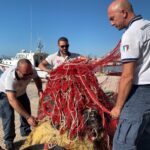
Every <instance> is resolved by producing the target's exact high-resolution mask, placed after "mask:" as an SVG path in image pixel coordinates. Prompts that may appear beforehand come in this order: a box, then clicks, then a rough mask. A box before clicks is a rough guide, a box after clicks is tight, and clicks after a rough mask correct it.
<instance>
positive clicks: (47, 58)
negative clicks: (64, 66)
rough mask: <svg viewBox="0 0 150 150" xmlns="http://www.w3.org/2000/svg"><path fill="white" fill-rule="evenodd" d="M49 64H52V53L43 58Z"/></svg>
mask: <svg viewBox="0 0 150 150" xmlns="http://www.w3.org/2000/svg"><path fill="white" fill-rule="evenodd" d="M45 60H46V61H47V62H48V63H49V65H51V66H53V55H49V56H47V57H46V58H45Z"/></svg>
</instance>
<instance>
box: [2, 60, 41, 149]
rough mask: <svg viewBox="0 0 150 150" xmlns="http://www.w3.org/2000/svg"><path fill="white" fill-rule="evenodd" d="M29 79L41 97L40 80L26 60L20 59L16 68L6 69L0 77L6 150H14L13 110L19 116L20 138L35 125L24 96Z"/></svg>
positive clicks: (28, 102)
mask: <svg viewBox="0 0 150 150" xmlns="http://www.w3.org/2000/svg"><path fill="white" fill-rule="evenodd" d="M31 79H33V80H34V81H35V84H36V86H37V89H38V92H39V94H40V95H41V94H42V82H41V79H40V78H39V77H38V75H37V72H36V71H35V70H34V69H33V68H32V64H31V62H30V61H29V60H27V59H20V60H19V61H18V63H17V67H16V66H15V67H11V68H9V69H7V70H6V71H5V72H4V73H3V74H2V75H1V77H0V115H1V117H2V124H3V130H4V142H5V144H6V149H7V150H14V145H13V140H14V138H15V124H14V110H15V111H17V112H18V113H19V114H20V122H21V125H20V133H21V135H22V136H27V135H28V134H29V133H30V132H31V129H30V126H35V125H36V119H35V117H33V116H31V108H30V101H29V98H28V96H27V94H26V88H27V85H28V84H29V83H30V81H31Z"/></svg>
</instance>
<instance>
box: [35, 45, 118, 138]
mask: <svg viewBox="0 0 150 150" xmlns="http://www.w3.org/2000/svg"><path fill="white" fill-rule="evenodd" d="M118 57H119V53H118V46H117V47H116V48H115V49H114V50H113V51H112V52H111V53H110V55H107V57H104V59H102V60H100V61H98V62H95V61H92V60H89V59H86V58H76V59H73V60H71V61H68V62H65V63H64V64H62V65H61V66H59V67H58V68H56V69H55V70H53V71H51V73H50V77H49V78H48V81H47V85H46V88H45V91H44V92H43V96H42V99H41V104H40V108H39V114H38V119H39V120H42V119H43V118H45V117H46V118H48V119H49V120H50V121H51V124H52V126H53V127H54V128H57V129H59V130H60V133H61V134H63V133H64V132H66V131H67V132H68V138H70V139H73V138H75V137H79V138H80V139H83V138H84V137H85V135H86V136H88V138H89V139H90V140H92V135H90V134H89V135H87V134H88V133H90V132H88V128H87V124H86V121H87V118H86V119H85V113H84V112H85V111H86V110H96V111H97V112H98V114H99V116H100V118H101V124H102V127H103V129H104V130H105V134H106V135H107V136H112V135H113V133H114V130H115V127H116V122H114V121H112V120H111V117H110V116H109V113H110V110H111V109H112V107H113V103H112V102H111V101H110V97H109V96H107V95H106V94H105V93H104V92H103V90H102V89H101V87H100V86H99V83H98V81H97V78H96V77H95V75H94V73H93V70H94V68H95V67H96V66H97V65H100V66H104V65H105V64H107V63H109V62H110V61H112V60H114V59H118Z"/></svg>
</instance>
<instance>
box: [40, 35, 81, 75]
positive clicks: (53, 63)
mask: <svg viewBox="0 0 150 150" xmlns="http://www.w3.org/2000/svg"><path fill="white" fill-rule="evenodd" d="M58 48H59V51H58V52H56V53H54V54H51V55H49V56H48V57H47V58H46V59H45V60H43V61H42V62H41V63H40V64H39V68H40V69H41V70H43V71H46V72H48V73H49V71H50V69H49V68H47V66H48V65H50V67H51V68H52V69H55V68H57V67H58V66H59V65H61V64H62V63H63V62H65V61H67V60H69V59H72V58H76V57H78V56H80V55H79V54H76V53H71V52H69V50H68V49H69V41H68V39H67V38H66V37H60V38H59V39H58Z"/></svg>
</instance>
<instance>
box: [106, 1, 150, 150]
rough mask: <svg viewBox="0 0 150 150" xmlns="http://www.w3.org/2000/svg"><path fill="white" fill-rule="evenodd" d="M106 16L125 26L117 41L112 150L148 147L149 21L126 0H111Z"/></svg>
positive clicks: (120, 28) (117, 24) (111, 20)
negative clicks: (119, 70) (118, 63)
mask: <svg viewBox="0 0 150 150" xmlns="http://www.w3.org/2000/svg"><path fill="white" fill-rule="evenodd" d="M108 17H109V20H110V22H111V24H112V26H115V27H116V28H117V29H118V30H122V29H126V31H125V32H124V34H123V36H122V39H121V45H120V52H121V60H122V63H123V71H122V75H121V79H120V83H119V92H118V97H117V101H116V105H115V107H114V108H113V109H112V111H111V116H112V117H113V118H119V124H118V127H117V130H116V133H115V136H114V140H113V150H136V149H138V150H149V149H150V142H149V141H150V77H149V76H150V21H148V20H144V19H143V18H142V17H141V16H140V15H139V16H136V15H135V13H134V11H133V8H132V5H131V3H130V2H129V1H128V0H115V1H113V2H112V3H111V4H110V5H109V7H108Z"/></svg>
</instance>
